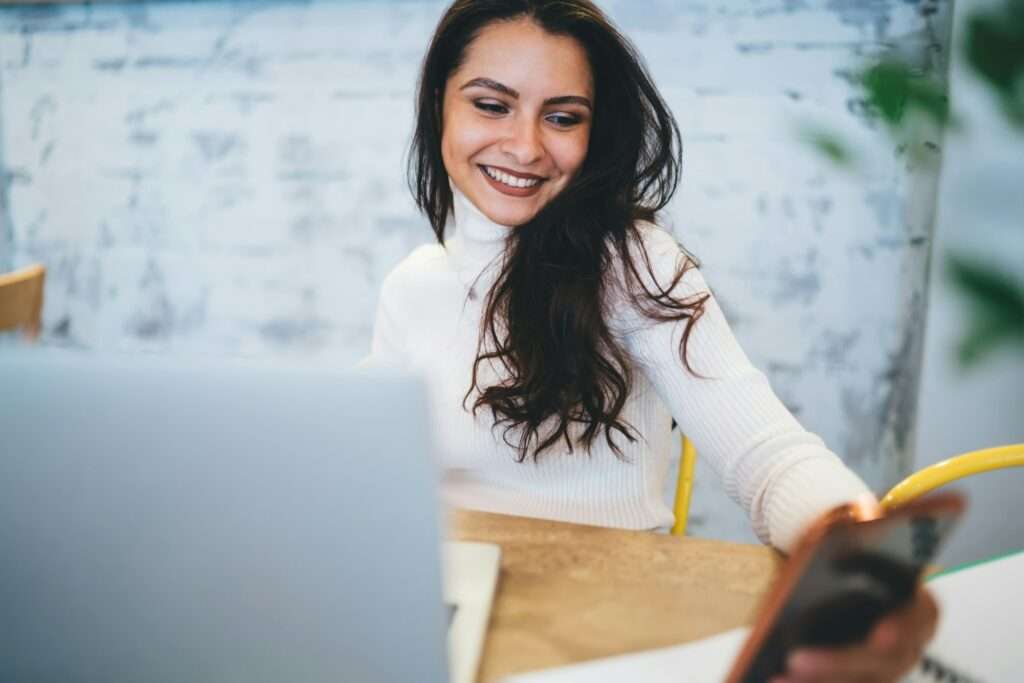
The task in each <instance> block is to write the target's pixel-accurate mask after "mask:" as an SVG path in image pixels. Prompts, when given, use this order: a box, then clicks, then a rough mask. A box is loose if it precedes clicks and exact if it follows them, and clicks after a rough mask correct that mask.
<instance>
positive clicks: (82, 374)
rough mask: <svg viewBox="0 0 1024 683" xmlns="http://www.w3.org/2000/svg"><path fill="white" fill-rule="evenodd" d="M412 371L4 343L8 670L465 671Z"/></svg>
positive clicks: (439, 677) (342, 675)
mask: <svg viewBox="0 0 1024 683" xmlns="http://www.w3.org/2000/svg"><path fill="white" fill-rule="evenodd" d="M428 444H429V436H428V426H427V423H426V417H425V397H424V393H423V391H422V389H421V388H420V387H419V386H418V384H416V383H415V382H412V381H410V380H408V379H404V378H401V377H395V376H386V375H362V376H356V375H348V374H339V373H334V372H328V371H324V370H322V369H313V368H305V369H294V368H293V369H285V368H280V367H268V366H261V365H244V364H238V363H228V364H225V363H211V362H202V363H197V362H188V361H181V360H176V361H171V360H168V359H166V358H154V357H150V358H138V357H135V358H120V359H111V358H100V357H96V356H90V355H85V354H77V355H53V354H50V353H41V352H37V353H31V352H22V351H17V352H8V353H0V558H3V559H2V561H0V604H2V605H4V629H3V631H4V636H3V638H0V671H2V672H3V678H4V680H67V681H70V680H74V681H104V682H111V681H147V682H150V683H160V682H163V681H166V682H168V683H169V682H171V681H174V682H175V683H177V682H180V681H193V682H195V681H218V682H223V681H245V682H246V683H255V682H258V681H275V682H279V681H286V680H287V681H310V682H315V681H325V682H326V681H331V683H339V682H341V681H360V682H366V683H376V682H378V681H379V682H383V681H399V680H416V681H424V682H431V681H437V682H440V681H444V680H446V673H445V661H444V649H445V640H444V637H445V636H444V634H445V627H446V623H447V614H446V612H445V609H444V606H443V604H442V600H441V576H440V570H439V557H438V554H439V548H438V540H439V534H438V522H437V502H436V486H435V483H436V476H437V475H436V473H435V471H434V468H433V465H432V459H431V453H430V449H429V447H428Z"/></svg>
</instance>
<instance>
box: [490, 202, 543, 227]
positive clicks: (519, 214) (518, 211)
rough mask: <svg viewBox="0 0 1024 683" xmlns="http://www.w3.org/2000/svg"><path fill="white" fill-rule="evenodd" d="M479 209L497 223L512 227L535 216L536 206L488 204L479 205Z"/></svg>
mask: <svg viewBox="0 0 1024 683" xmlns="http://www.w3.org/2000/svg"><path fill="white" fill-rule="evenodd" d="M502 204H504V202H502ZM480 211H481V212H482V213H483V214H484V215H485V216H487V217H488V218H489V219H491V220H492V221H494V222H495V223H497V224H498V225H504V226H506V227H509V228H514V227H516V226H519V225H522V224H523V223H526V222H528V221H529V220H530V219H531V218H533V217H534V216H536V215H537V211H538V208H537V207H533V206H531V207H529V208H526V207H522V206H518V207H516V206H511V207H510V206H501V205H497V206H496V205H488V206H483V207H480Z"/></svg>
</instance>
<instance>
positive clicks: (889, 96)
mask: <svg viewBox="0 0 1024 683" xmlns="http://www.w3.org/2000/svg"><path fill="white" fill-rule="evenodd" d="M861 84H862V85H863V87H864V90H865V93H866V95H867V102H868V105H869V106H870V107H872V108H873V109H874V110H875V111H877V112H878V113H879V114H880V115H881V117H882V119H883V120H885V122H886V123H888V124H889V125H890V126H892V127H898V126H900V125H902V124H903V122H904V117H905V115H906V114H907V113H909V112H912V111H917V112H921V113H924V114H926V115H928V116H929V117H931V118H932V119H933V120H934V121H935V122H936V123H938V124H939V125H940V126H944V125H946V123H947V122H948V121H949V118H950V112H949V98H948V97H947V96H946V92H945V90H944V89H943V87H942V85H941V84H940V83H938V82H937V81H935V80H932V79H929V78H926V77H924V76H921V75H918V74H915V73H914V71H913V70H912V69H911V68H910V67H909V66H908V65H907V64H905V63H903V62H902V61H899V60H897V59H893V58H889V59H885V60H883V61H881V62H879V63H878V64H875V65H874V66H872V67H871V68H870V69H868V70H867V71H865V72H864V73H863V75H862V76H861Z"/></svg>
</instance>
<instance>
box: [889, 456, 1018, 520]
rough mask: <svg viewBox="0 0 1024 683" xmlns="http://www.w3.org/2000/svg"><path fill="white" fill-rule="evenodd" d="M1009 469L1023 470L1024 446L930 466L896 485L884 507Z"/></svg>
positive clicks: (906, 501) (894, 505)
mask: <svg viewBox="0 0 1024 683" xmlns="http://www.w3.org/2000/svg"><path fill="white" fill-rule="evenodd" d="M1006 467H1024V443H1018V444H1010V445H1008V446H998V447H996V448H985V449H982V450H979V451H971V452H969V453H964V454H963V455H958V456H955V457H952V458H949V459H948V460H943V461H942V462H937V463H935V464H934V465H929V466H928V467H925V468H924V469H921V470H918V471H917V472H914V473H913V474H911V475H910V476H909V477H907V478H906V479H904V480H903V481H901V482H900V483H898V484H896V486H893V487H892V489H890V490H889V493H887V494H886V495H885V497H884V498H882V507H883V508H885V509H889V508H892V507H897V506H899V505H902V504H903V503H908V502H910V501H912V500H914V499H915V498H917V497H919V496H923V495H924V494H926V493H928V492H929V491H932V490H934V489H937V488H939V487H940V486H944V485H946V484H948V483H950V482H952V481H956V480H957V479H963V478H964V477H968V476H970V475H972V474H979V473H981V472H989V471H991V470H999V469H1003V468H1006Z"/></svg>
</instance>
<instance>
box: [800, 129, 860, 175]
mask: <svg viewBox="0 0 1024 683" xmlns="http://www.w3.org/2000/svg"><path fill="white" fill-rule="evenodd" d="M800 136H801V138H802V139H803V140H804V141H805V142H806V143H807V144H809V145H810V146H811V147H813V148H814V149H815V150H817V151H818V153H819V154H821V155H822V156H824V157H825V158H826V159H828V160H829V161H831V162H832V163H834V164H835V165H836V166H843V167H851V166H853V164H854V157H853V152H852V151H851V150H850V148H849V147H847V145H846V143H845V142H843V140H842V139H841V138H840V137H839V136H838V135H836V134H835V133H832V132H831V131H828V130H825V129H824V128H818V127H816V126H804V127H803V129H802V130H801V131H800Z"/></svg>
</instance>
